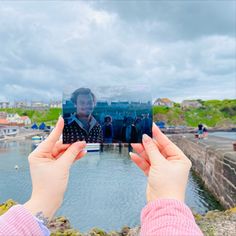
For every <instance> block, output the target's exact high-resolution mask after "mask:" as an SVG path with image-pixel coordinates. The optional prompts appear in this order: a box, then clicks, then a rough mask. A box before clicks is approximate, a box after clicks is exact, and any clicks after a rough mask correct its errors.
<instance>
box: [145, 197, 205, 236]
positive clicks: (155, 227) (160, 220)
mask: <svg viewBox="0 0 236 236" xmlns="http://www.w3.org/2000/svg"><path fill="white" fill-rule="evenodd" d="M158 235H161V236H177V235H178V236H203V233H202V232H201V230H200V228H199V227H198V226H197V224H196V223H195V219H194V217H193V214H192V212H191V210H190V209H189V208H188V207H187V206H186V205H185V204H184V203H182V202H180V201H177V200H174V199H158V200H156V201H153V202H150V203H148V204H147V205H146V206H145V207H144V208H143V210H142V213H141V233H140V236H158Z"/></svg>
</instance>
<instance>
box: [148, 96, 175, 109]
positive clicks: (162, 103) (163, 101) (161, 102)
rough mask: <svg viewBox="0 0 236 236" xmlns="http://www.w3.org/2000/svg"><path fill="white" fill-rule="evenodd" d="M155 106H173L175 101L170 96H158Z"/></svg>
mask: <svg viewBox="0 0 236 236" xmlns="http://www.w3.org/2000/svg"><path fill="white" fill-rule="evenodd" d="M153 105H154V106H165V107H173V106H174V103H173V102H172V101H171V100H170V99H169V98H158V99H156V101H155V102H154V104H153Z"/></svg>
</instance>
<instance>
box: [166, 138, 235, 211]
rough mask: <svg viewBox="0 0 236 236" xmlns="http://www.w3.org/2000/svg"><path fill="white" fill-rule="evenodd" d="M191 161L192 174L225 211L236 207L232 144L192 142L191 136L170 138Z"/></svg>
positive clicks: (211, 140)
mask: <svg viewBox="0 0 236 236" xmlns="http://www.w3.org/2000/svg"><path fill="white" fill-rule="evenodd" d="M170 138H171V140H172V141H173V142H174V143H176V144H177V145H178V146H179V147H180V148H181V149H182V150H183V152H184V153H185V154H186V155H187V156H188V157H189V158H190V160H191V161H192V164H193V166H192V168H193V170H194V171H195V172H196V173H197V174H198V175H199V176H200V177H201V179H202V180H203V182H204V184H205V186H206V187H207V188H208V189H209V190H210V192H211V193H212V194H213V195H214V196H215V197H216V199H218V200H219V202H220V203H221V204H222V205H223V206H224V207H225V208H230V207H234V206H235V205H236V151H234V150H233V140H231V139H227V138H220V137H214V136H209V137H208V138H207V139H196V138H194V135H193V134H179V135H171V137H170Z"/></svg>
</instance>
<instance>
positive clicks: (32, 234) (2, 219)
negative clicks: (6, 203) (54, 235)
mask: <svg viewBox="0 0 236 236" xmlns="http://www.w3.org/2000/svg"><path fill="white" fill-rule="evenodd" d="M0 235H1V236H8V235H9V236H13V235H17V236H43V233H42V231H41V229H40V227H39V224H38V222H37V221H36V220H35V218H34V216H33V215H32V214H31V213H30V212H29V211H28V210H26V209H25V208H24V207H23V206H22V205H16V206H13V207H11V208H10V209H9V210H8V211H7V212H6V213H5V214H3V215H2V216H0Z"/></svg>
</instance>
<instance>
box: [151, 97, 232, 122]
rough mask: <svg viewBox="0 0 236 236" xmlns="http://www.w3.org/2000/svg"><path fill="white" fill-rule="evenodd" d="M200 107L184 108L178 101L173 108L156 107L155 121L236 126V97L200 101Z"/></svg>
mask: <svg viewBox="0 0 236 236" xmlns="http://www.w3.org/2000/svg"><path fill="white" fill-rule="evenodd" d="M200 102H201V104H202V105H203V106H202V107H200V108H190V109H185V110H182V109H181V108H180V105H179V104H178V103H176V104H175V106H174V107H173V108H167V107H154V108H153V114H154V121H157V120H164V121H166V122H167V123H168V124H171V125H187V126H193V127H196V126H197V125H198V124H199V123H204V124H206V125H207V126H209V127H215V126H230V125H231V126H232V125H234V126H236V99H234V100H223V101H219V100H208V101H200Z"/></svg>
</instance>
